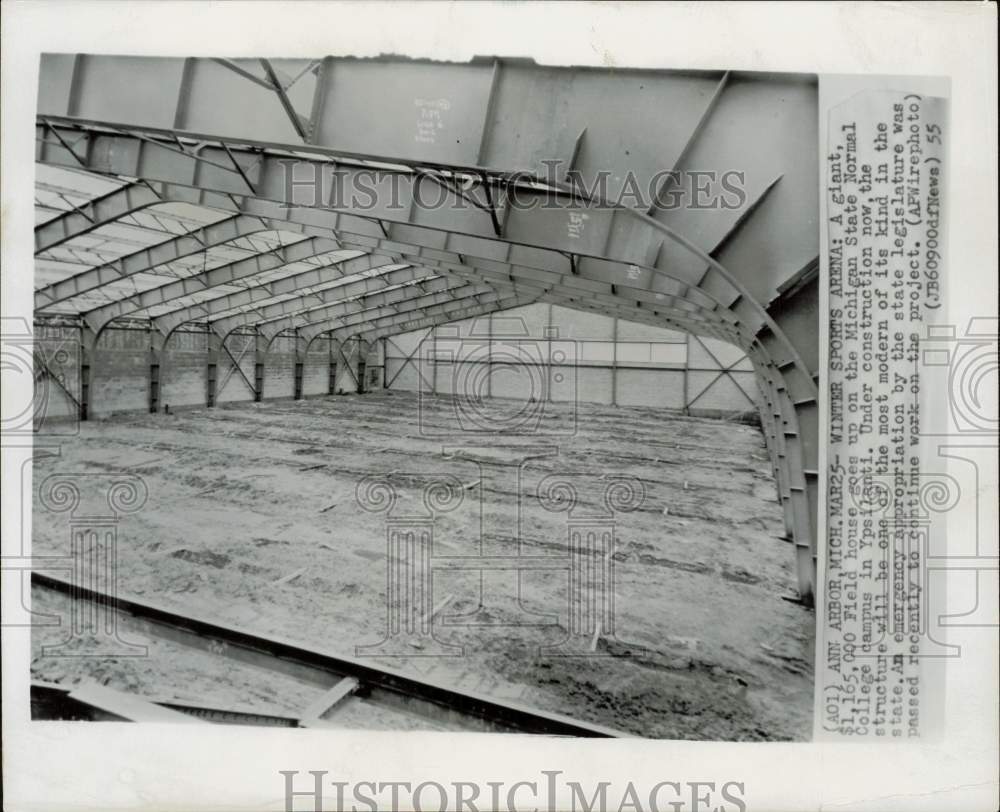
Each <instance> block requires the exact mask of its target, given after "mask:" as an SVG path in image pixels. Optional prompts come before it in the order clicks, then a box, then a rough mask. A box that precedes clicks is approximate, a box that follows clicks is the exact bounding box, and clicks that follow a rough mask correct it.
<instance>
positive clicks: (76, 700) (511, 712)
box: [31, 572, 628, 738]
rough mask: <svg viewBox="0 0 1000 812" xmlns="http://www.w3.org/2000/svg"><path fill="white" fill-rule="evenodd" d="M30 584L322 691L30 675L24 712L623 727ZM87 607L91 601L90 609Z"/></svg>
mask: <svg viewBox="0 0 1000 812" xmlns="http://www.w3.org/2000/svg"><path fill="white" fill-rule="evenodd" d="M31 582H32V589H33V590H40V591H44V592H47V593H50V594H55V595H58V596H60V599H61V600H64V601H69V602H73V601H82V602H89V603H91V604H96V605H98V606H100V607H101V608H102V609H103V610H104V611H111V612H113V613H114V618H115V621H116V624H117V626H116V628H119V629H121V630H122V631H124V632H127V631H128V630H130V629H131V630H135V631H136V632H138V633H139V634H142V635H145V636H146V637H148V638H151V639H153V640H162V641H169V642H170V643H173V644H175V645H179V646H182V647H184V648H189V649H194V650H197V651H201V652H206V653H208V654H210V655H212V656H214V657H218V658H221V659H228V660H233V661H236V662H239V663H242V664H244V665H250V666H253V667H255V668H259V669H262V670H263V671H265V672H272V673H275V674H281V675H284V676H286V677H292V678H293V679H295V680H297V681H300V682H303V683H306V684H308V685H311V686H316V687H317V688H319V689H322V693H321V695H320V696H318V698H317V699H316V700H315V701H314V702H313V703H312V704H311V705H310V706H308V707H305V708H303V709H302V711H301V712H300V713H299V714H297V715H295V716H287V717H286V716H275V715H269V714H263V713H256V712H252V711H244V710H239V709H231V708H217V707H211V706H207V705H195V704H190V703H185V702H180V701H177V700H173V699H169V698H164V699H155V698H149V697H140V696H137V695H135V694H128V693H122V692H118V691H113V690H110V689H107V688H104V687H102V686H98V685H85V686H80V687H76V686H74V687H66V686H62V685H54V684H49V683H42V682H34V683H32V686H31V702H32V717H33V718H36V719H66V720H72V719H81V720H83V719H86V720H92V721H100V720H116V721H122V720H125V721H137V722H138V721H160V722H163V721H173V722H183V723H198V722H202V723H205V722H207V723H217V724H242V725H261V726H270V727H327V728H336V727H340V726H341V725H339V724H338V722H337V718H338V717H343V716H344V715H345V714H346V715H349V716H351V717H353V718H354V719H359V718H360V719H362V720H363V719H364V716H365V714H366V713H372V712H376V709H377V713H378V714H379V715H380V716H382V717H383V718H385V717H386V716H387V715H388V717H389V718H390V719H391V718H392V717H393V716H398V717H399V719H400V722H401V723H404V722H405V724H401V726H405V727H410V728H412V727H413V726H414V724H416V725H417V726H419V727H424V728H427V729H437V730H469V731H479V732H506V733H531V734H541V735H550V736H577V737H587V738H615V737H624V736H627V735H628V734H626V733H623V732H621V731H617V730H614V729H611V728H607V727H603V726H601V725H595V724H591V723H589V722H583V721H579V720H576V719H572V718H570V717H567V716H562V715H560V714H554V713H548V712H545V711H540V710H537V709H534V708H529V707H526V706H524V705H520V704H517V703H511V702H506V701H501V700H497V699H494V698H492V697H487V696H484V695H481V694H476V693H471V692H467V691H460V690H456V689H454V688H450V687H447V686H445V685H442V684H440V683H437V682H432V681H428V680H423V679H419V678H415V677H412V676H409V675H406V674H404V673H402V672H400V671H397V670H395V669H391V668H387V667H384V666H381V665H377V664H375V663H373V662H371V661H363V660H360V659H357V658H351V657H345V656H343V655H338V654H332V653H329V652H325V651H319V650H316V649H313V648H306V647H304V646H302V645H300V644H298V643H295V642H294V641H290V640H285V639H281V638H277V637H270V636H263V635H258V634H253V633H251V632H248V631H246V630H244V629H239V628H236V627H234V626H230V625H223V624H219V623H215V622H212V621H209V620H206V619H204V618H200V617H197V616H194V615H187V614H179V613H177V612H175V611H173V610H171V609H167V608H164V607H161V606H157V605H155V604H152V603H148V602H143V601H138V600H135V599H130V598H122V597H117V596H112V595H108V594H106V593H103V592H98V591H95V590H93V589H89V588H85V587H82V586H80V585H78V584H75V583H73V582H72V581H69V580H64V579H61V578H57V577H54V576H52V575H49V574H45V573H40V572H34V573H32V580H31ZM90 608H95V607H90Z"/></svg>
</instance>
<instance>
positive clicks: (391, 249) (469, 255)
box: [39, 183, 732, 318]
mask: <svg viewBox="0 0 1000 812" xmlns="http://www.w3.org/2000/svg"><path fill="white" fill-rule="evenodd" d="M150 188H155V189H156V190H157V191H156V194H155V195H154V194H153V193H152V192H151V193H150V194H149V196H148V197H145V198H142V203H143V207H145V206H153V205H158V204H162V203H165V202H171V201H177V202H181V201H184V202H195V201H197V203H198V204H199V205H204V206H209V205H211V206H213V207H216V208H222V209H224V210H227V211H228V210H240V211H248V210H252V211H254V216H256V217H259V218H261V221H262V222H264V223H266V224H267V225H270V226H272V227H273V228H274V230H285V231H296V232H300V233H303V234H311V235H320V234H322V235H328V236H330V237H331V238H333V239H338V240H340V241H341V242H342V244H343V247H345V248H356V249H358V250H365V251H370V250H384V251H386V252H388V253H389V254H390V255H391V254H393V253H397V254H400V256H401V257H402V258H405V259H407V260H408V261H411V262H426V261H427V259H429V258H434V257H437V258H444V259H446V260H448V261H451V262H458V261H465V262H466V263H467V264H473V263H474V264H476V265H477V266H479V267H484V268H492V269H495V270H498V272H502V273H505V274H511V275H514V276H518V277H522V278H524V279H525V281H528V280H529V279H534V280H536V281H547V282H551V281H554V280H560V279H561V280H563V282H564V283H568V284H571V285H573V286H575V287H581V286H584V285H586V284H587V283H588V282H589V283H594V284H595V287H594V288H593V289H602V290H604V291H606V292H609V291H610V290H611V283H609V282H606V281H604V276H603V272H601V273H596V272H595V273H591V272H589V270H590V269H589V268H587V267H583V268H580V267H578V268H576V273H575V274H574V273H572V269H571V264H570V262H568V261H567V257H566V256H565V255H563V254H562V253H559V252H552V251H544V252H543V251H538V250H535V251H533V252H530V253H528V252H521V255H520V256H518V257H517V259H519V260H520V261H519V262H517V263H516V264H515V263H512V262H506V261H502V260H498V259H496V256H497V250H496V249H495V248H492V247H491V248H490V250H488V251H487V252H484V253H477V248H476V246H469V245H462V246H459V247H460V248H461V249H462V252H461V253H459V252H458V251H457V250H441V249H438V248H432V247H428V246H427V245H426V244H420V243H414V242H409V243H408V242H405V241H403V240H400V239H398V238H395V235H394V239H388V238H387V237H386V236H385V233H384V230H380V226H378V225H376V224H375V223H374V222H372V221H370V220H365V219H363V218H359V217H353V216H350V215H345V214H332V213H326V212H320V211H315V210H309V209H303V208H287V207H283V206H281V205H280V204H276V203H273V202H269V201H261V200H253V201H247V200H240V199H239V198H236V197H235V196H229V195H218V194H214V193H204V192H200V193H196V194H185V192H189V193H190V192H192V191H193V190H190V189H186V188H185V187H181V186H178V185H176V184H166V183H158V184H155V185H154V184H150ZM168 195H169V196H170V197H167V196H168ZM110 197H111V196H108V200H107V201H106V203H107V204H108V205H107V208H109V209H112V208H113V209H114V211H115V212H116V213H117V214H118V216H122V215H123V214H124V213H127V212H125V206H126V205H130V204H132V203H134V202H135V198H136V195H135V193H134V190H133V189H132V188H131V187H130V188H129V189H128V190H127V192H126V191H124V190H123V193H122V198H123V199H122V200H121V201H120V202H121V204H122V205H121V206H118V207H116V208H115V207H112V206H111V203H112V202H113V201H112V200H111V199H110ZM140 208H141V207H140ZM135 210H137V209H131V211H135ZM317 214H319V215H326V216H325V217H322V216H320V217H317V216H316V215H317ZM88 225H89V223H88ZM98 225H100V224H98ZM48 227H49V223H45V224H42V225H41V226H39V228H40V229H45V228H48ZM60 232H61V233H62V232H63V230H62V229H60ZM422 236H423V237H424V242H426V241H427V240H433V239H435V238H436V236H437V235H431V236H428V235H427V234H424V235H422ZM447 247H448V246H446V248H447ZM660 275H661V277H662V281H661V283H660V284H659V286H658V287H659V289H658V290H657V291H656V292H652V291H648V290H641V289H631V290H630V291H629V295H630V297H632V298H635V299H636V300H637V301H650V302H656V303H657V304H659V305H661V307H662V308H664V309H665V308H666V307H667V306H668V305H670V304H672V303H674V302H677V303H678V306H679V307H681V309H685V308H688V309H690V308H692V307H703V308H708V309H713V308H716V307H717V306H718V304H719V301H718V300H717V299H716V298H713V297H712V296H709V295H707V294H705V293H704V292H702V291H700V290H699V289H697V288H690V286H688V285H686V283H684V282H682V281H678V280H673V279H672V278H671V276H670V272H669V270H665V271H661V272H660ZM118 278H121V277H117V276H116V277H114V278H108V279H107V280H106V282H107V283H110V282H114V281H117V280H118ZM68 281H69V280H67V282H68ZM81 292H82V291H81ZM731 298H732V297H729V300H731ZM687 302H690V304H687ZM708 318H711V316H709V317H708Z"/></svg>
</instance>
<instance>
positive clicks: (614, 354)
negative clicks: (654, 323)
mask: <svg viewBox="0 0 1000 812" xmlns="http://www.w3.org/2000/svg"><path fill="white" fill-rule="evenodd" d="M612 331H613V332H612V333H611V405H612V406H617V405H618V317H617V316H615V317H614V319H613V324H612Z"/></svg>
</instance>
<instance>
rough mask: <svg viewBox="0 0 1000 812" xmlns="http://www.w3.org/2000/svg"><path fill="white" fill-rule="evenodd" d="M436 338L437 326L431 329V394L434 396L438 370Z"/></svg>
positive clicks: (436, 387)
mask: <svg viewBox="0 0 1000 812" xmlns="http://www.w3.org/2000/svg"><path fill="white" fill-rule="evenodd" d="M437 350H438V336H437V325H435V326H434V327H431V394H432V395H436V394H437V389H438V368H437Z"/></svg>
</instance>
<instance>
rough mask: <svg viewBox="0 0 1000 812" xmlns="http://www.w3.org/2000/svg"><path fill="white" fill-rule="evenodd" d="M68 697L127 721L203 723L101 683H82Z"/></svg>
mask: <svg viewBox="0 0 1000 812" xmlns="http://www.w3.org/2000/svg"><path fill="white" fill-rule="evenodd" d="M69 697H70V699H75V700H77V701H78V702H83V703H84V704H86V705H91V706H92V707H95V708H100V709H101V710H103V711H106V712H107V713H111V714H114V715H115V716H120V717H121V718H122V719H125V720H127V721H129V722H180V723H181V724H185V725H200V724H204V722H202V721H201V720H200V719H196V718H195V717H193V716H189V715H188V714H186V713H181V712H180V711H175V710H170V708H164V707H161V706H160V705H154V704H153V703H152V702H147V701H146V700H145V699H143V698H142V697H139V696H136V695H134V694H126V693H122V692H121V691H115V690H112V689H111V688H105V687H104V686H103V685H96V684H87V685H82V686H80V687H78V688H74V689H73V690H72V691H70V693H69Z"/></svg>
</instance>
